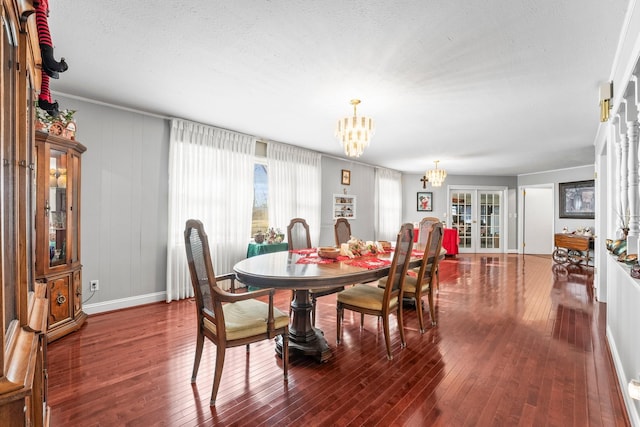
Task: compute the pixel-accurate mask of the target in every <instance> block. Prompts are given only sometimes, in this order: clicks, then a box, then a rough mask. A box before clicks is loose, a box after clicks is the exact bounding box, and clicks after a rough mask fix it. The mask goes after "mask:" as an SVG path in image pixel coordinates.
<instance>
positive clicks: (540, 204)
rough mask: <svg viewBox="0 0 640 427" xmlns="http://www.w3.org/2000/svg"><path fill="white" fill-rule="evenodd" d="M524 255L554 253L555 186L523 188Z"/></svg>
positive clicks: (522, 246)
mask: <svg viewBox="0 0 640 427" xmlns="http://www.w3.org/2000/svg"><path fill="white" fill-rule="evenodd" d="M520 196H521V202H520V206H522V217H521V219H522V233H521V234H520V235H521V236H522V240H521V242H522V244H521V246H520V247H521V249H522V253H523V254H536V255H550V254H551V253H552V252H553V218H554V211H553V186H540V187H522V188H521V191H520Z"/></svg>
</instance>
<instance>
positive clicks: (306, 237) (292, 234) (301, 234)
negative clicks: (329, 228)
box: [287, 218, 311, 251]
mask: <svg viewBox="0 0 640 427" xmlns="http://www.w3.org/2000/svg"><path fill="white" fill-rule="evenodd" d="M287 242H288V243H289V250H290V251H293V250H296V249H308V248H311V234H310V233H309V224H307V221H306V220H304V219H303V218H293V219H292V220H291V221H290V222H289V225H288V226H287Z"/></svg>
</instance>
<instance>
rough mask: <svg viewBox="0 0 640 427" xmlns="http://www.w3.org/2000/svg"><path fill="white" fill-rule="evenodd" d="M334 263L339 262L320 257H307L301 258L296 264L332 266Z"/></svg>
mask: <svg viewBox="0 0 640 427" xmlns="http://www.w3.org/2000/svg"><path fill="white" fill-rule="evenodd" d="M333 262H337V260H336V259H331V258H322V257H319V256H306V257H302V258H299V259H298V260H297V261H296V264H331V263H333Z"/></svg>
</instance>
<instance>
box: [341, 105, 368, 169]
mask: <svg viewBox="0 0 640 427" xmlns="http://www.w3.org/2000/svg"><path fill="white" fill-rule="evenodd" d="M358 104H360V100H359V99H352V100H351V105H353V117H344V118H342V119H339V120H338V124H337V126H336V137H337V138H338V140H339V141H340V143H341V144H342V146H343V147H344V154H346V155H347V156H348V157H360V156H361V155H362V153H363V152H364V149H365V148H367V147H368V146H369V141H370V140H371V137H372V136H373V134H374V132H375V125H374V124H373V119H372V118H370V117H364V116H360V117H358V116H357V114H356V107H357V106H358Z"/></svg>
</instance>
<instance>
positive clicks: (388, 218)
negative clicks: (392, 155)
mask: <svg viewBox="0 0 640 427" xmlns="http://www.w3.org/2000/svg"><path fill="white" fill-rule="evenodd" d="M376 201H377V203H376V205H377V206H378V210H377V211H376V217H375V219H376V220H375V228H376V229H375V235H376V240H389V241H390V242H395V241H396V236H397V235H398V231H399V230H400V226H401V225H402V174H401V173H400V172H396V171H393V170H390V169H383V168H376Z"/></svg>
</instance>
